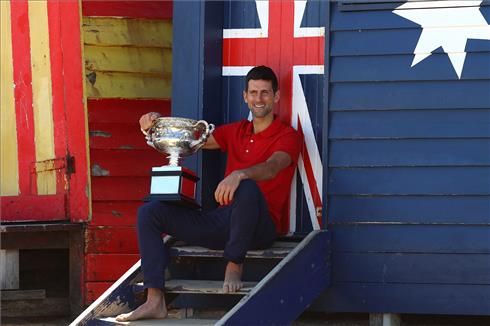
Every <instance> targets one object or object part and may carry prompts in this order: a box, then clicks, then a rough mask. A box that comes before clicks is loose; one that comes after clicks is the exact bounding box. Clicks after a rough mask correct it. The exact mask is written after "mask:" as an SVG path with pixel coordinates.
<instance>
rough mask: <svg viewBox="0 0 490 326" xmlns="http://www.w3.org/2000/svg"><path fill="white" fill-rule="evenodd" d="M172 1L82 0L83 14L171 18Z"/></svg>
mask: <svg viewBox="0 0 490 326" xmlns="http://www.w3.org/2000/svg"><path fill="white" fill-rule="evenodd" d="M172 6H173V3H172V1H167V0H165V1H155V0H153V1H145V0H138V1H110V2H107V1H83V2H82V11H83V13H84V15H85V16H96V17H103V16H110V17H114V16H116V17H130V18H147V19H168V20H170V19H172Z"/></svg>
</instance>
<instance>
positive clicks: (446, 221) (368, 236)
mask: <svg viewBox="0 0 490 326" xmlns="http://www.w3.org/2000/svg"><path fill="white" fill-rule="evenodd" d="M341 9H342V8H341V6H340V5H339V4H338V3H333V4H332V8H331V16H330V51H331V57H330V75H329V77H328V78H329V96H330V98H329V107H328V110H329V124H330V125H329V139H328V141H329V145H328V147H329V160H328V200H327V207H328V214H327V216H328V228H329V229H330V230H331V231H332V233H333V247H332V250H333V255H332V266H333V271H332V282H333V285H332V287H331V289H329V290H328V291H327V293H325V295H324V296H323V297H322V299H321V300H319V301H318V302H317V305H316V308H318V309H321V310H327V311H365V312H395V313H396V312H403V313H434V314H437V313H441V314H490V41H489V40H471V39H470V40H469V41H468V43H467V46H466V51H467V52H468V54H467V58H466V62H465V65H464V70H463V73H462V76H461V79H458V76H457V75H456V73H455V71H454V69H453V67H452V65H451V62H450V61H449V58H448V56H447V54H445V53H444V52H443V51H442V49H441V48H439V49H437V50H436V51H435V53H434V54H433V55H431V56H429V57H428V58H426V59H425V60H424V61H422V62H420V63H419V64H418V65H416V66H414V67H411V63H412V60H413V50H414V49H415V46H416V44H417V42H418V40H419V37H420V35H421V32H422V29H421V28H420V26H419V25H417V24H415V23H413V22H412V21H409V20H407V19H405V18H402V17H400V16H398V15H396V14H394V13H392V12H391V11H390V10H377V11H370V10H363V11H356V10H352V11H343V10H341ZM351 9H352V8H351ZM480 11H481V13H482V14H483V15H484V17H485V18H486V20H487V22H489V23H490V8H489V7H481V9H480Z"/></svg>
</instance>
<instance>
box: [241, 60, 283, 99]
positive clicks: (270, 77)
mask: <svg viewBox="0 0 490 326" xmlns="http://www.w3.org/2000/svg"><path fill="white" fill-rule="evenodd" d="M251 79H252V80H259V79H260V80H267V81H270V82H271V83H272V90H273V91H274V93H276V92H277V89H278V83H277V77H276V74H275V73H274V71H273V70H272V69H271V68H269V67H267V66H257V67H253V68H252V69H250V71H249V72H248V74H247V79H246V81H245V91H248V82H249V80H251Z"/></svg>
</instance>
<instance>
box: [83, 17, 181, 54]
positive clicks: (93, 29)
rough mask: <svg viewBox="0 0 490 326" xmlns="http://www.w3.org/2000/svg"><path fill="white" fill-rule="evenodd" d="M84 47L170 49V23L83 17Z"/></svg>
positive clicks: (165, 21)
mask: <svg viewBox="0 0 490 326" xmlns="http://www.w3.org/2000/svg"><path fill="white" fill-rule="evenodd" d="M82 29H83V41H84V43H85V45H102V46H115V45H117V46H140V47H159V48H171V47H172V21H170V20H154V19H120V18H115V17H83V25H82Z"/></svg>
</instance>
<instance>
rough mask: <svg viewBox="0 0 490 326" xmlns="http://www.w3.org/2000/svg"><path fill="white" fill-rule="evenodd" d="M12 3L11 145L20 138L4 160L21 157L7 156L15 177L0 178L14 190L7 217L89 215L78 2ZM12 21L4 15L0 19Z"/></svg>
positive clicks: (6, 201) (5, 207)
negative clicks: (13, 107)
mask: <svg viewBox="0 0 490 326" xmlns="http://www.w3.org/2000/svg"><path fill="white" fill-rule="evenodd" d="M7 5H9V6H10V24H9V25H10V31H9V33H7V29H5V28H2V42H3V41H4V40H7V39H8V38H9V37H10V40H11V52H12V57H11V59H10V62H12V64H13V82H12V81H11V82H10V83H11V85H12V86H13V90H14V93H13V95H14V97H13V98H14V103H15V119H14V121H11V122H12V123H11V124H10V126H9V127H10V128H15V129H14V130H15V131H16V134H15V135H14V136H15V137H9V138H10V142H11V143H10V144H14V143H13V140H15V139H16V144H15V145H16V146H15V148H11V146H12V145H9V146H10V148H9V147H7V148H8V151H9V153H8V155H2V157H9V156H12V155H13V154H15V155H16V158H17V161H16V160H15V159H14V160H10V161H9V162H13V163H14V164H16V166H13V165H6V166H10V167H11V169H12V168H15V170H16V172H15V171H12V173H11V177H10V179H9V178H8V177H7V178H3V177H2V182H4V183H8V187H10V189H14V190H13V191H11V192H10V193H8V195H7V194H4V193H3V192H2V197H1V202H2V219H3V220H5V221H36V220H66V219H70V218H71V219H72V220H74V221H75V220H87V219H88V217H89V210H90V204H89V200H88V197H89V193H87V187H88V174H87V171H88V170H87V167H88V166H87V150H86V149H87V132H86V130H87V129H86V115H85V110H84V107H83V101H82V94H83V91H82V84H81V81H82V72H81V69H80V68H81V52H80V25H79V24H80V20H79V6H78V2H77V1H12V2H5V1H4V2H2V9H3V8H4V7H5V8H7ZM2 15H6V11H5V10H2ZM61 18H63V19H61ZM7 22H8V19H3V18H2V24H7ZM33 26H35V27H33ZM74 32H75V33H74ZM4 34H5V36H6V38H4V37H3V36H4ZM2 49H3V46H2ZM3 53H4V52H3V51H2V54H3ZM4 66H5V67H7V69H5V70H4V69H3V67H4ZM4 72H5V73H6V74H7V73H8V65H3V64H2V74H3V73H4ZM3 78H4V77H2V79H3ZM2 84H3V80H2ZM2 91H3V89H2ZM3 101H8V96H7V97H5V99H4V97H3V94H2V103H3ZM3 112H4V110H3V104H2V114H3ZM5 112H8V111H5ZM9 119H10V120H12V119H11V118H9ZM6 121H8V119H5V122H6ZM5 122H4V119H3V116H2V123H5ZM4 129H5V130H4ZM5 131H8V128H2V148H4V146H3V145H4V137H3V133H4V132H5ZM67 158H68V159H67ZM73 158H74V159H73ZM72 162H74V163H73V164H72V166H68V165H69V164H71V163H72ZM2 168H3V162H2ZM68 168H70V170H72V171H71V172H72V174H71V175H70V176H68V175H67V169H68ZM16 173H17V175H18V180H17V182H16V180H15V178H16V177H15V175H16ZM15 189H18V190H17V191H15Z"/></svg>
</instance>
